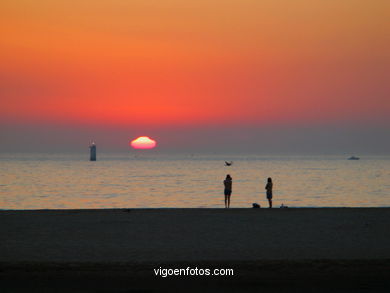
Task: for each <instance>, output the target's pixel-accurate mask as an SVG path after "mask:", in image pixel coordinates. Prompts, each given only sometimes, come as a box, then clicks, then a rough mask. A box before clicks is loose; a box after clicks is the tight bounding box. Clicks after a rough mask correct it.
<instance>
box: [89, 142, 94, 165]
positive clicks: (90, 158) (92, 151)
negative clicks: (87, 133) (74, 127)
mask: <svg viewBox="0 0 390 293" xmlns="http://www.w3.org/2000/svg"><path fill="white" fill-rule="evenodd" d="M89 160H90V161H96V145H95V143H94V142H93V143H92V144H91V145H90V146H89Z"/></svg>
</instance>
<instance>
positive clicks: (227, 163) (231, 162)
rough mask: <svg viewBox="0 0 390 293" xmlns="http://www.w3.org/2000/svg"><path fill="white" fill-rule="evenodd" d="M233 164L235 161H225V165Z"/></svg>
mask: <svg viewBox="0 0 390 293" xmlns="http://www.w3.org/2000/svg"><path fill="white" fill-rule="evenodd" d="M231 165H233V161H230V162H228V161H225V166H231Z"/></svg>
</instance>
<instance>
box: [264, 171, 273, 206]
mask: <svg viewBox="0 0 390 293" xmlns="http://www.w3.org/2000/svg"><path fill="white" fill-rule="evenodd" d="M272 187H273V183H272V179H271V177H268V180H267V185H266V186H265V189H266V190H267V199H268V203H269V208H272Z"/></svg>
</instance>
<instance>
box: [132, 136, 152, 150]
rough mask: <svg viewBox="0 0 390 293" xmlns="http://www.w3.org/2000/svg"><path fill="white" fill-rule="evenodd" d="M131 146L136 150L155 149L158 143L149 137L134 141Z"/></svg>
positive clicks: (141, 137)
mask: <svg viewBox="0 0 390 293" xmlns="http://www.w3.org/2000/svg"><path fill="white" fill-rule="evenodd" d="M130 145H131V146H132V147H133V148H135V149H153V148H154V147H156V145H157V143H156V141H155V140H153V139H151V138H150V137H148V136H140V137H138V138H136V139H134V140H132V141H131V143H130Z"/></svg>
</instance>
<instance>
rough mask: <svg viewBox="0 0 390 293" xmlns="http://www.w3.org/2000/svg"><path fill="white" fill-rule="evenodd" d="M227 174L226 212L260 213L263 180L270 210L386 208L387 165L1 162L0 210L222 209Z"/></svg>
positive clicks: (150, 159)
mask: <svg viewBox="0 0 390 293" xmlns="http://www.w3.org/2000/svg"><path fill="white" fill-rule="evenodd" d="M225 159H228V160H233V161H234V164H233V165H232V166H230V167H226V166H224V160H225ZM227 173H230V174H231V175H232V177H233V194H232V207H250V206H251V205H252V203H253V202H258V203H260V204H261V205H262V206H266V198H265V192H264V185H265V180H266V178H267V177H272V178H273V181H274V206H275V207H278V206H279V205H280V204H282V203H283V204H285V205H288V206H291V207H308V206H315V207H324V206H325V207H331V206H342V207H352V206H357V207H365V206H390V180H389V179H390V157H367V158H362V159H361V160H360V161H348V160H346V158H345V157H264V156H263V157H262V156H235V157H232V156H228V157H223V156H192V155H191V156H185V155H182V156H156V155H154V156H149V155H142V156H137V157H135V156H131V155H107V154H106V155H102V154H101V156H100V157H99V161H97V162H89V161H88V157H87V156H85V155H58V154H57V155H36V154H24V155H4V154H2V155H0V174H1V175H0V209H52V208H59V209H62V208H138V207H150V208H158V207H223V184H222V181H223V179H224V177H225V175H226V174H227Z"/></svg>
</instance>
